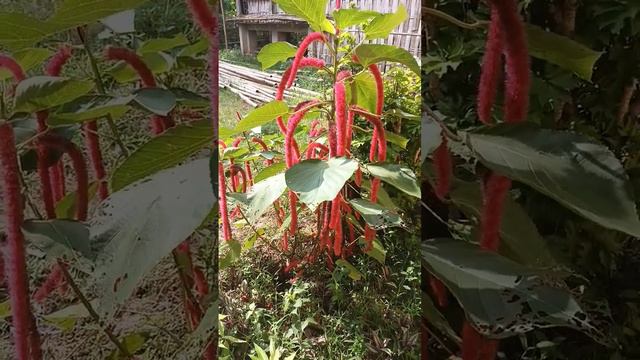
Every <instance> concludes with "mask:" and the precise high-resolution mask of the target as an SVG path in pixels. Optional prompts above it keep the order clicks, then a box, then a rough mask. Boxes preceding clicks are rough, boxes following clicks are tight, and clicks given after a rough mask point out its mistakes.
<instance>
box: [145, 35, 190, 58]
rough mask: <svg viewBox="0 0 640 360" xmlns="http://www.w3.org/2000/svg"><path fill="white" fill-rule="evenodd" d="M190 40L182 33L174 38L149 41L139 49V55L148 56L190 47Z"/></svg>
mask: <svg viewBox="0 0 640 360" xmlns="http://www.w3.org/2000/svg"><path fill="white" fill-rule="evenodd" d="M188 44H189V40H187V37H186V36H184V34H182V33H180V34H177V35H176V36H174V37H172V38H157V39H149V40H147V41H145V42H143V43H142V44H140V47H138V54H146V53H152V52H160V51H168V50H171V49H174V48H177V47H178V46H184V45H188Z"/></svg>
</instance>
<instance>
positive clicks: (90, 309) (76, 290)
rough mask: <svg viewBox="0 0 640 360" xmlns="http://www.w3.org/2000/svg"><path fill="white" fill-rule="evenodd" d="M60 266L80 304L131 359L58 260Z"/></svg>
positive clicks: (129, 355) (130, 356)
mask: <svg viewBox="0 0 640 360" xmlns="http://www.w3.org/2000/svg"><path fill="white" fill-rule="evenodd" d="M58 266H60V268H61V269H62V273H63V274H64V278H65V280H66V281H67V283H68V284H69V286H71V289H73V292H74V293H76V296H77V297H78V299H80V302H81V303H82V305H83V306H84V307H85V308H86V309H87V311H88V312H89V315H91V317H92V318H93V320H94V321H95V322H96V323H98V326H100V328H101V329H102V331H103V332H104V333H105V334H106V335H107V337H108V338H109V340H110V341H111V342H112V343H113V344H114V345H115V346H116V347H117V348H118V350H119V351H120V354H121V355H124V356H126V357H127V358H129V359H131V358H132V355H131V354H130V353H129V350H127V348H126V347H125V346H124V345H123V344H122V343H121V342H120V340H118V338H117V337H116V336H115V335H114V334H113V332H112V331H111V329H110V328H109V327H106V326H104V325H103V322H102V320H101V319H100V315H98V313H97V312H96V311H95V309H94V308H93V306H92V305H91V303H90V302H89V300H88V299H87V297H86V296H84V294H83V293H82V290H80V287H78V284H77V283H76V282H75V280H73V277H72V276H71V274H70V273H69V270H67V266H66V264H64V263H63V262H62V261H61V260H59V259H58Z"/></svg>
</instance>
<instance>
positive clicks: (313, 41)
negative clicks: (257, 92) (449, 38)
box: [218, 0, 420, 277]
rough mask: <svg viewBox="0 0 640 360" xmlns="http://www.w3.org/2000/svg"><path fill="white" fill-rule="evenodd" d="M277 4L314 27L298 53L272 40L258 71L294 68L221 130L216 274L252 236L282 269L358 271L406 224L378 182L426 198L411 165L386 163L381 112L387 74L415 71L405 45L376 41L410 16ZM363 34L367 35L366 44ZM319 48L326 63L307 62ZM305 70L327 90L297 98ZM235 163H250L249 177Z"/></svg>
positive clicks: (320, 4) (401, 10) (287, 0)
mask: <svg viewBox="0 0 640 360" xmlns="http://www.w3.org/2000/svg"><path fill="white" fill-rule="evenodd" d="M277 3H278V5H279V7H280V8H281V9H282V10H283V11H284V12H285V13H288V14H290V15H294V16H297V17H300V18H302V19H304V20H305V21H307V23H308V24H309V26H310V28H311V30H312V31H311V32H310V33H309V34H308V35H306V36H305V37H304V39H303V40H302V41H301V42H300V43H299V44H297V46H295V45H293V44H290V43H288V42H275V43H271V44H269V45H266V46H265V47H263V48H262V49H261V50H260V52H259V53H258V56H257V57H258V60H259V61H260V62H261V63H262V65H263V69H268V68H270V67H272V66H274V65H276V64H278V63H284V64H287V65H288V67H287V68H286V69H285V71H284V72H283V73H282V76H281V79H280V82H279V85H278V86H277V87H276V89H275V94H274V95H275V96H274V99H273V101H271V102H268V103H266V104H264V105H262V106H259V107H257V108H256V109H254V110H253V111H251V112H249V113H248V114H247V115H246V116H245V117H243V118H241V119H239V121H238V122H237V123H236V124H235V127H233V128H223V129H221V135H220V137H221V139H222V140H224V141H225V142H220V143H219V145H220V146H219V149H220V152H221V157H220V161H219V164H218V166H219V169H220V172H221V173H220V174H219V177H220V198H219V201H220V211H221V213H220V219H221V226H222V229H223V231H222V233H223V235H224V240H225V241H226V243H227V244H226V245H228V248H229V252H227V253H226V254H225V257H224V259H223V260H221V261H222V262H221V267H226V266H229V265H230V264H231V263H232V262H233V260H234V259H237V258H238V257H239V256H240V255H241V252H242V251H243V250H242V249H247V245H240V244H242V243H246V244H252V245H249V246H254V245H253V244H254V243H256V241H255V239H257V240H258V242H257V243H258V244H260V245H259V246H262V247H267V248H270V249H272V250H273V251H276V252H277V253H279V254H281V258H280V259H279V261H281V264H282V269H283V271H284V272H285V273H290V274H295V276H296V277H299V276H304V270H305V268H307V267H308V266H313V265H314V264H315V263H316V262H318V261H323V262H326V264H327V266H328V267H329V268H330V269H333V268H334V266H335V265H336V264H337V265H339V266H340V267H344V268H346V269H349V271H352V272H353V275H354V276H357V273H358V270H357V269H356V268H355V267H353V266H352V265H351V263H350V262H349V259H350V258H351V257H353V256H360V255H364V254H369V255H372V254H374V253H375V252H376V251H381V249H384V242H385V241H384V239H383V234H384V229H387V228H390V227H403V226H408V225H410V224H407V223H405V222H403V219H402V216H401V214H399V213H398V212H397V211H396V210H395V209H393V208H392V207H390V206H389V202H388V201H387V202H384V203H383V202H381V201H379V200H380V193H381V192H382V193H384V195H385V200H386V199H388V196H389V195H388V193H387V191H386V190H385V189H384V188H383V187H384V186H383V183H384V184H385V185H387V186H388V187H387V189H388V190H390V192H392V193H393V194H394V197H405V196H406V197H409V198H410V197H414V198H419V196H420V189H419V186H418V185H417V180H416V175H415V173H414V172H413V170H412V168H411V164H410V163H409V164H406V165H405V164H404V163H403V162H402V161H400V163H392V162H389V161H388V156H387V154H388V153H389V139H388V137H389V133H390V132H392V130H391V129H393V127H392V126H390V125H391V124H388V123H387V118H388V117H389V114H387V113H386V112H385V108H384V104H385V83H384V75H383V68H382V66H385V67H393V66H403V67H405V68H407V69H408V70H407V71H413V72H414V73H416V74H417V73H418V72H419V71H418V70H419V66H418V63H417V61H416V59H415V58H414V57H413V56H412V55H411V54H410V53H409V52H408V51H407V50H405V49H402V48H398V47H395V46H392V45H384V44H376V43H374V42H375V40H376V39H384V38H387V37H388V36H389V34H390V33H391V31H392V30H393V29H395V28H396V27H397V26H398V25H400V24H402V23H403V22H404V21H405V19H406V17H407V11H406V9H405V7H404V6H403V5H401V4H400V5H399V6H398V8H397V9H396V11H395V12H394V13H390V14H382V13H377V12H375V11H365V10H360V9H356V8H342V7H341V5H342V4H341V3H340V2H339V1H338V2H337V4H336V8H334V9H327V7H328V3H327V1H317V2H305V3H304V4H302V5H300V4H298V3H297V2H296V1H292V0H279V1H277ZM327 10H329V13H330V14H331V16H330V17H329V18H327V17H326V15H325V12H326V11H327ZM356 30H360V31H362V32H363V34H364V35H363V36H362V38H361V39H359V40H358V39H356V38H355V37H354V35H353V34H354V33H355V32H356ZM318 47H324V48H326V49H327V53H326V54H327V55H326V57H325V58H322V59H320V58H314V57H311V56H310V55H309V53H311V51H310V50H311V49H312V48H318ZM302 69H305V70H304V72H305V73H307V74H308V73H313V74H315V76H317V77H318V78H322V79H323V81H325V84H326V87H325V91H323V92H322V93H320V94H319V95H318V96H317V97H315V98H302V99H295V98H292V97H291V94H292V91H291V89H292V87H294V86H295V85H296V84H297V82H298V76H299V74H301V73H302V71H301V70H302ZM273 123H275V124H274V125H275V126H271V127H270V125H271V124H273ZM258 128H262V131H258V130H257V129H258ZM266 129H275V130H276V133H269V132H268V131H267V130H266ZM393 136H394V140H396V141H397V139H402V136H401V135H399V134H395V133H394V134H393ZM227 139H229V140H227ZM407 141H408V140H407ZM231 142H232V143H231ZM256 143H257V144H258V145H259V146H255V144H256ZM225 144H231V145H230V146H226V145H225ZM404 144H406V142H405V143H404ZM362 154H366V155H367V156H366V157H362ZM361 157H362V158H361ZM239 162H242V163H244V164H245V165H246V164H247V163H249V164H250V166H249V167H246V166H245V168H244V170H245V171H244V172H243V171H241V170H243V169H242V168H241V167H240V166H239V165H238V164H236V163H239ZM242 174H245V175H246V178H247V181H246V182H245V181H243V179H244V177H245V176H244V175H242ZM250 174H252V175H250ZM238 176H240V177H239V178H238V179H236V178H237V177H238ZM239 182H242V183H243V186H242V187H240V186H237V184H238V183H239ZM225 184H226V185H225ZM245 184H246V185H247V186H246V187H245V186H244V185H245ZM271 214H273V215H271ZM265 215H268V216H273V219H274V222H273V223H272V224H273V226H266V227H262V226H259V225H257V224H259V223H260V221H259V220H260V218H262V217H263V216H265ZM247 231H248V233H247ZM251 239H253V240H251ZM255 246H257V245H255Z"/></svg>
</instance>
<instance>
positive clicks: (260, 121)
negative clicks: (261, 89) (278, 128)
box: [234, 100, 289, 133]
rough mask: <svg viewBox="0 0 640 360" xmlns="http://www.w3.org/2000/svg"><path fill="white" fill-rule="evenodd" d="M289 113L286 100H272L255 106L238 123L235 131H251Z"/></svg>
mask: <svg viewBox="0 0 640 360" xmlns="http://www.w3.org/2000/svg"><path fill="white" fill-rule="evenodd" d="M288 113H289V107H288V106H287V104H286V103H285V102H284V101H278V100H275V101H272V102H269V103H266V104H264V105H262V106H260V107H258V108H255V109H253V110H251V112H249V114H247V116H245V117H244V118H243V119H242V120H240V121H239V122H238V124H236V128H235V129H234V133H241V132H243V131H249V130H251V129H253V128H256V127H259V126H262V125H264V124H266V123H269V122H271V121H274V120H275V119H276V118H278V117H279V116H285V115H287V114H288Z"/></svg>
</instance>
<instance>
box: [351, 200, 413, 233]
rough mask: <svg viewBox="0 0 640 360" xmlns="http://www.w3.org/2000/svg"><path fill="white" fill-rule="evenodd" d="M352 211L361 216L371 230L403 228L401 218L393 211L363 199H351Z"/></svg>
mask: <svg viewBox="0 0 640 360" xmlns="http://www.w3.org/2000/svg"><path fill="white" fill-rule="evenodd" d="M349 203H351V205H352V206H353V209H354V210H355V211H357V212H359V213H360V215H362V218H363V219H364V221H365V222H366V223H367V224H368V225H369V226H371V227H372V228H373V229H385V228H388V227H394V226H403V222H402V218H401V217H400V215H398V213H396V212H395V211H393V210H390V209H387V208H385V207H383V206H381V205H379V204H375V203H372V202H371V201H369V200H365V199H351V200H349Z"/></svg>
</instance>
